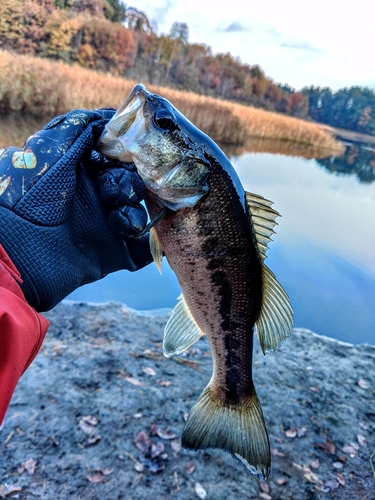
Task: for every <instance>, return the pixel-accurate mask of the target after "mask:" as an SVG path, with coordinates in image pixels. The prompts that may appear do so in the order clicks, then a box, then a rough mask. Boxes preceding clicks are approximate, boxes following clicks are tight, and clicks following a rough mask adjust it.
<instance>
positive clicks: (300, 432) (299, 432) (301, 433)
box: [297, 427, 307, 438]
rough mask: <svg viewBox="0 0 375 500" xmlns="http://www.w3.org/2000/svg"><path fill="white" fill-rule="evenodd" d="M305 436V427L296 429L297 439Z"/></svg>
mask: <svg viewBox="0 0 375 500" xmlns="http://www.w3.org/2000/svg"><path fill="white" fill-rule="evenodd" d="M306 434H307V427H297V437H299V438H301V437H304V436H306Z"/></svg>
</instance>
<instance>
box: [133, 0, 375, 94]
mask: <svg viewBox="0 0 375 500" xmlns="http://www.w3.org/2000/svg"><path fill="white" fill-rule="evenodd" d="M127 5H128V6H133V7H136V8H137V9H139V10H142V11H143V12H145V13H146V15H147V16H148V17H149V19H150V20H151V22H152V23H153V25H154V27H155V28H156V31H157V33H158V34H161V33H165V34H168V32H169V30H170V27H171V25H172V23H173V22H174V21H179V22H186V23H187V24H188V26H189V31H190V40H189V41H190V42H191V43H206V44H207V45H210V46H211V47H212V49H213V51H214V52H215V53H217V52H230V53H231V54H232V55H233V56H238V57H240V59H241V61H242V62H244V63H248V64H250V65H255V64H259V65H260V66H261V67H262V69H263V70H264V71H265V73H266V75H267V76H269V77H270V78H272V79H273V80H274V81H275V82H276V83H281V84H284V83H287V84H289V85H291V86H292V87H294V88H296V89H297V90H298V89H300V88H302V87H304V86H310V85H319V86H329V87H331V88H332V89H334V90H337V89H338V88H341V87H349V86H353V85H360V86H368V87H371V88H373V89H375V57H374V55H373V47H374V46H375V35H374V32H375V30H374V18H375V3H374V1H373V0H356V2H353V1H350V0H349V1H348V2H343V1H342V0H341V1H339V0H325V1H324V0H314V1H313V2H311V1H310V2H303V1H301V0H299V1H297V0H283V1H280V0H263V1H257V2H255V1H252V0H230V1H229V2H228V1H223V0H215V1H213V0H158V1H156V0H137V1H133V2H128V3H127Z"/></svg>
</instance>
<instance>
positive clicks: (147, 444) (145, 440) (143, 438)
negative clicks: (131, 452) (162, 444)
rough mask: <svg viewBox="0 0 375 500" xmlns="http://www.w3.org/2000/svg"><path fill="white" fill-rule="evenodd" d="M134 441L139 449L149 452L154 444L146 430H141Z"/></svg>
mask: <svg viewBox="0 0 375 500" xmlns="http://www.w3.org/2000/svg"><path fill="white" fill-rule="evenodd" d="M134 443H135V445H136V447H137V448H138V450H141V451H143V452H144V453H147V452H148V451H149V450H150V448H151V445H152V442H151V439H150V438H149V436H148V434H146V432H144V431H141V432H140V433H139V434H137V436H136V437H135V439H134Z"/></svg>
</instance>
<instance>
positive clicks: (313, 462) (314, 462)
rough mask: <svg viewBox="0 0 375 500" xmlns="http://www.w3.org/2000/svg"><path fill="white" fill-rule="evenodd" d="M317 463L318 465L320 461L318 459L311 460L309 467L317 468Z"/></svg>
mask: <svg viewBox="0 0 375 500" xmlns="http://www.w3.org/2000/svg"><path fill="white" fill-rule="evenodd" d="M319 465H320V462H319V460H318V459H316V460H313V461H312V462H311V464H310V467H311V468H312V469H317V468H318V467H319Z"/></svg>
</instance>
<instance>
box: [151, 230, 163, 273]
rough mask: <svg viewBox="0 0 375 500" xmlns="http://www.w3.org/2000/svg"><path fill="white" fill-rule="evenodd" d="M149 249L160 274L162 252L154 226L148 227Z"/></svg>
mask: <svg viewBox="0 0 375 500" xmlns="http://www.w3.org/2000/svg"><path fill="white" fill-rule="evenodd" d="M150 250H151V255H152V257H153V259H154V262H155V264H156V267H157V268H158V270H159V273H160V274H161V268H162V263H163V255H164V253H163V248H162V246H161V243H160V240H159V237H158V233H157V232H156V229H155V228H154V227H152V228H151V229H150Z"/></svg>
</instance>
